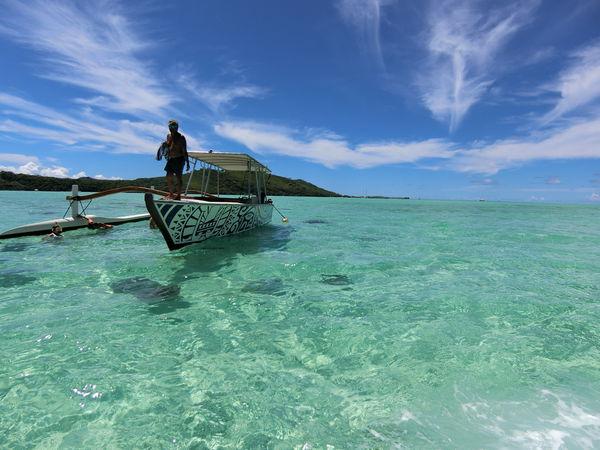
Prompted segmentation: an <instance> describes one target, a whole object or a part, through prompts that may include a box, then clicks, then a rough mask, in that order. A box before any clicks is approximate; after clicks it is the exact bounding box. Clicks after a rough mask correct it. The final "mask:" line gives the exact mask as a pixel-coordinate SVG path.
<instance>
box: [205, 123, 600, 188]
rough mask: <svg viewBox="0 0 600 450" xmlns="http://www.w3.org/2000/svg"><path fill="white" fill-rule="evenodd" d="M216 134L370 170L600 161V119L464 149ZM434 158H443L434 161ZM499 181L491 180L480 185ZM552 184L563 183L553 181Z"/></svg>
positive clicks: (275, 130)
mask: <svg viewBox="0 0 600 450" xmlns="http://www.w3.org/2000/svg"><path fill="white" fill-rule="evenodd" d="M215 132H216V133H217V134H218V135H220V136H222V137H225V138H227V139H231V140H233V141H236V142H238V143H241V144H243V145H245V146H246V147H247V148H249V149H250V150H252V151H255V152H257V153H264V154H268V153H271V154H278V155H285V156H290V157H295V158H300V159H304V160H307V161H311V162H314V163H317V164H322V165H324V166H326V167H330V168H333V167H339V166H351V167H356V168H361V169H363V168H370V167H376V166H382V165H389V164H405V163H419V164H421V165H420V167H422V168H426V169H431V170H439V169H447V170H453V171H457V172H465V173H473V174H483V175H493V174H496V173H498V172H499V171H501V170H505V169H508V168H511V167H518V166H522V165H525V164H528V163H531V162H534V161H541V160H573V159H600V117H598V118H595V119H590V120H584V121H579V122H576V123H572V124H570V125H568V126H566V127H565V128H562V129H553V130H548V131H546V132H545V134H543V135H540V134H538V133H534V134H532V135H530V136H526V137H522V138H513V139H504V140H499V141H496V142H493V143H487V144H486V143H478V144H472V145H469V146H461V145H459V144H457V143H453V142H451V141H448V140H444V139H428V140H423V141H411V142H403V141H388V142H366V143H359V144H357V145H351V144H349V143H348V141H347V140H345V139H344V138H343V137H340V136H338V135H335V134H333V133H322V134H314V133H312V134H311V133H309V132H308V131H302V130H290V129H287V128H282V127H275V126H273V125H270V124H263V123H255V122H222V123H219V124H218V125H216V126H215ZM431 160H437V161H435V163H433V164H432V163H431ZM477 182H478V183H479V184H490V183H493V179H491V178H483V179H482V180H478V181H477ZM546 182H547V183H548V184H558V183H559V182H560V179H559V178H558V177H550V178H548V179H547V180H546Z"/></svg>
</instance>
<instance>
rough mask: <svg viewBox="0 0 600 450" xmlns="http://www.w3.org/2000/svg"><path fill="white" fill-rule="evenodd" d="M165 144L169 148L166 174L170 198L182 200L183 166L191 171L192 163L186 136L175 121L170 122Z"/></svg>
mask: <svg viewBox="0 0 600 450" xmlns="http://www.w3.org/2000/svg"><path fill="white" fill-rule="evenodd" d="M165 144H166V146H167V147H168V156H167V155H165V156H166V157H167V164H166V165H165V172H167V186H168V188H169V196H168V198H172V199H175V200H181V188H182V184H183V182H182V180H181V177H182V176H183V166H184V165H186V166H187V170H190V161H189V158H188V152H187V143H186V140H185V136H184V135H183V134H181V133H180V132H179V124H178V123H177V121H175V120H169V135H168V136H167V140H166V142H165ZM161 147H163V146H161ZM173 176H175V178H176V180H175V187H174V186H173ZM173 191H175V193H174V192H173Z"/></svg>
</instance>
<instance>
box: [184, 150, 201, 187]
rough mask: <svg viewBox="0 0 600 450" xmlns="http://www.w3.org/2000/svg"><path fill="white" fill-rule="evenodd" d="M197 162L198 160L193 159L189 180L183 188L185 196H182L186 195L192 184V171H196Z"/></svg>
mask: <svg viewBox="0 0 600 450" xmlns="http://www.w3.org/2000/svg"><path fill="white" fill-rule="evenodd" d="M197 162H198V160H197V159H194V165H193V166H192V171H191V172H190V178H189V179H188V182H187V185H186V186H185V194H183V195H187V193H188V190H189V189H190V184H191V183H192V177H193V176H194V170H196V163H197Z"/></svg>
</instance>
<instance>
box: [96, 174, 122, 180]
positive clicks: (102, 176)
mask: <svg viewBox="0 0 600 450" xmlns="http://www.w3.org/2000/svg"><path fill="white" fill-rule="evenodd" d="M92 178H95V179H97V180H122V178H119V177H106V176H104V175H102V174H101V173H99V174H98V175H94V176H93V177H92Z"/></svg>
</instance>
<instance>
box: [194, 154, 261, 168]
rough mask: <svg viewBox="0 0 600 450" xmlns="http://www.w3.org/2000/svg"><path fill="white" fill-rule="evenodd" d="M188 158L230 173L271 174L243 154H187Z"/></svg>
mask: <svg viewBox="0 0 600 450" xmlns="http://www.w3.org/2000/svg"><path fill="white" fill-rule="evenodd" d="M188 156H189V157H190V158H194V159H197V160H198V161H201V162H203V163H206V164H210V165H211V166H215V167H217V168H219V169H223V170H229V171H232V172H246V171H251V172H266V173H271V171H270V170H269V168H268V167H267V166H265V165H263V164H261V163H259V162H258V161H257V160H256V159H254V158H253V157H252V156H250V155H246V154H245V153H229V152H188Z"/></svg>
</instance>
